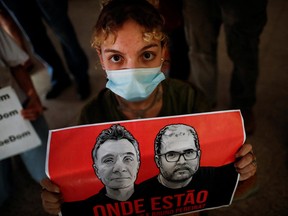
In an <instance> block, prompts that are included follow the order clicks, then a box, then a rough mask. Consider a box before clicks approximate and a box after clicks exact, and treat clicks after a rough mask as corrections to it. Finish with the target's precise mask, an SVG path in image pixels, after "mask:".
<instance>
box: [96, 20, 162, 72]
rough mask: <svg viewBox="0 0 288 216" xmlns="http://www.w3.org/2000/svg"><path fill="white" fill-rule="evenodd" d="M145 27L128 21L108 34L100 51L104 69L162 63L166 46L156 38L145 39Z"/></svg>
mask: <svg viewBox="0 0 288 216" xmlns="http://www.w3.org/2000/svg"><path fill="white" fill-rule="evenodd" d="M143 32H144V28H143V27H141V26H140V25H139V24H137V23H136V22H134V21H130V20H129V21H127V22H126V23H124V25H123V26H122V27H121V28H119V30H118V31H117V32H116V36H115V35H113V34H110V35H108V37H107V39H106V40H105V41H104V42H103V43H102V44H101V51H100V52H98V55H99V58H100V61H101V64H102V67H103V69H104V70H119V69H129V68H153V67H159V66H160V65H161V58H163V56H164V48H163V47H162V46H161V42H160V41H159V40H156V39H151V40H150V41H145V40H144V39H143Z"/></svg>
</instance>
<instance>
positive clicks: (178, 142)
mask: <svg viewBox="0 0 288 216" xmlns="http://www.w3.org/2000/svg"><path fill="white" fill-rule="evenodd" d="M190 128H191V127H189V126H186V125H176V126H175V125H172V126H171V129H167V130H166V131H165V132H164V133H163V134H162V137H161V141H160V142H159V145H161V146H160V148H159V149H160V152H158V154H156V155H155V162H156V164H157V166H158V168H159V169H160V173H161V175H162V177H163V178H164V179H165V181H170V182H174V183H177V182H178V183H181V182H184V181H190V180H191V177H192V176H193V175H194V173H196V171H197V170H198V168H199V162H200V155H201V151H200V149H199V145H198V143H197V144H196V139H198V137H197V134H196V132H195V134H194V135H193V134H192V133H191V132H190V131H189V130H190ZM193 130H194V129H193ZM197 141H198V140H197Z"/></svg>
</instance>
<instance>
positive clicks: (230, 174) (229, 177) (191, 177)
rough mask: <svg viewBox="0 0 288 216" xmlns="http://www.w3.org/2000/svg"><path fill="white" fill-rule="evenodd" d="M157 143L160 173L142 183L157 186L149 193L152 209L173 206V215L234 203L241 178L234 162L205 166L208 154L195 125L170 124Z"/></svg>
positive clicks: (149, 186) (156, 140) (150, 186)
mask: <svg viewBox="0 0 288 216" xmlns="http://www.w3.org/2000/svg"><path fill="white" fill-rule="evenodd" d="M154 144H155V146H154V147H155V163H156V166H157V167H158V169H159V174H158V175H157V176H154V177H152V178H151V179H148V180H146V181H144V182H142V183H141V188H143V189H142V190H143V191H146V190H145V189H144V188H153V189H151V190H150V191H149V192H146V196H147V200H149V201H148V202H149V204H148V205H149V206H150V207H151V209H150V210H151V211H154V212H155V211H163V209H166V211H168V210H169V209H170V210H171V212H170V213H171V214H176V213H177V214H178V213H182V212H188V211H194V210H195V211H196V210H201V209H204V208H211V207H216V206H219V205H228V204H229V203H230V202H231V196H232V194H233V192H234V189H235V188H236V185H235V184H236V182H237V178H238V174H237V172H236V170H235V168H234V165H233V163H231V164H227V165H224V166H221V167H201V164H200V159H201V154H204V153H203V152H202V151H201V148H200V142H199V138H198V135H197V132H196V130H195V129H194V128H193V127H192V126H189V125H185V124H171V125H167V126H165V127H164V128H162V129H161V130H160V131H159V133H158V134H157V136H156V138H155V143H154ZM148 197H149V198H148ZM146 205H147V204H146ZM180 206H181V208H179V207H180ZM172 210H173V211H172ZM168 214H169V212H168Z"/></svg>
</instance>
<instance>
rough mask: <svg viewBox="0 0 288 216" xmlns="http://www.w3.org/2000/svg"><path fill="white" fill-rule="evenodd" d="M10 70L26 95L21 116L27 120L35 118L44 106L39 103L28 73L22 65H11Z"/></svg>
mask: <svg viewBox="0 0 288 216" xmlns="http://www.w3.org/2000/svg"><path fill="white" fill-rule="evenodd" d="M10 70H11V73H12V75H13V77H14V79H15V80H16V82H17V84H18V85H19V87H20V88H21V89H22V90H23V91H24V93H25V94H26V95H27V103H26V106H25V107H24V109H23V110H22V112H21V114H22V116H23V117H24V118H25V119H28V120H35V119H37V118H38V117H39V116H40V115H41V114H42V113H43V111H44V110H45V108H44V107H43V106H42V104H41V101H40V99H39V96H38V94H37V91H36V89H35V87H34V84H33V82H32V79H31V77H30V74H29V73H28V72H27V71H26V70H25V67H24V66H23V65H17V66H15V67H11V68H10Z"/></svg>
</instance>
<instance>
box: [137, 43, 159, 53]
mask: <svg viewBox="0 0 288 216" xmlns="http://www.w3.org/2000/svg"><path fill="white" fill-rule="evenodd" d="M153 47H159V44H157V43H153V44H148V45H147V46H144V47H143V48H142V49H141V50H140V51H139V52H143V51H144V50H147V49H150V48H153Z"/></svg>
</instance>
